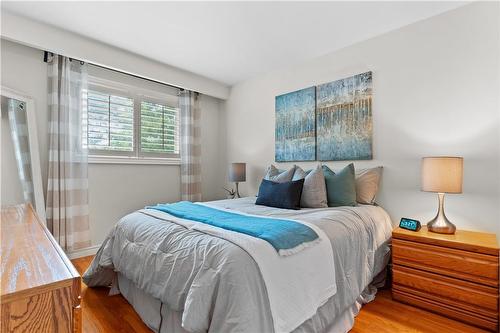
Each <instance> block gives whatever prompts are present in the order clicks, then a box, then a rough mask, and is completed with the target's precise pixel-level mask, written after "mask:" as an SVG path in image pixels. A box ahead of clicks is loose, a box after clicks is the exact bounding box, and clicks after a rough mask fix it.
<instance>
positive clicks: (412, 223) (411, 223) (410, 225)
mask: <svg viewBox="0 0 500 333" xmlns="http://www.w3.org/2000/svg"><path fill="white" fill-rule="evenodd" d="M399 227H400V228H403V229H406V230H411V231H419V230H420V228H421V227H422V226H421V225H420V221H417V220H412V219H408V218H406V217H403V218H402V219H401V221H399Z"/></svg>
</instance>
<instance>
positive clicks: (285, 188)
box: [255, 179, 304, 209]
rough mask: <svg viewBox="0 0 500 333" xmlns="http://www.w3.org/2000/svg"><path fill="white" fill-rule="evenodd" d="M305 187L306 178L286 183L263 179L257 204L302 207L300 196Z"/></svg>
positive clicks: (291, 207) (286, 207) (287, 207)
mask: <svg viewBox="0 0 500 333" xmlns="http://www.w3.org/2000/svg"><path fill="white" fill-rule="evenodd" d="M303 187H304V179H299V180H295V181H289V182H285V183H276V182H273V181H270V180H267V179H262V183H260V187H259V195H258V196H257V200H256V201H255V204H256V205H262V206H269V207H276V208H285V209H300V197H301V196H302V188H303Z"/></svg>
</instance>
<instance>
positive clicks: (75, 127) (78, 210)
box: [47, 55, 90, 252]
mask: <svg viewBox="0 0 500 333" xmlns="http://www.w3.org/2000/svg"><path fill="white" fill-rule="evenodd" d="M48 64H49V66H48V78H49V96H48V101H49V176H48V184H47V226H48V227H49V230H50V231H51V232H52V234H53V235H54V238H55V239H56V240H57V241H58V242H59V244H60V245H61V247H62V248H63V249H64V250H65V251H69V252H71V251H73V250H77V249H81V248H85V247H88V246H90V235H89V219H88V211H89V209H88V178H87V148H86V147H84V146H83V145H82V125H83V122H84V119H86V117H85V112H86V111H85V110H84V105H83V93H84V92H85V91H86V89H87V65H86V64H83V63H81V62H79V61H78V60H72V59H69V58H66V57H63V56H58V55H54V56H52V57H50V59H49V61H48Z"/></svg>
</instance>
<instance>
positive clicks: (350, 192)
mask: <svg viewBox="0 0 500 333" xmlns="http://www.w3.org/2000/svg"><path fill="white" fill-rule="evenodd" d="M323 173H324V175H325V183H326V196H327V199H328V206H329V207H338V206H356V174H355V171H354V164H352V163H351V164H349V165H348V166H346V167H345V168H343V169H342V170H340V171H339V172H337V173H335V172H333V171H332V170H331V169H330V168H329V167H327V166H326V165H323Z"/></svg>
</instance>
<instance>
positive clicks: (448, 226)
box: [422, 156, 464, 234]
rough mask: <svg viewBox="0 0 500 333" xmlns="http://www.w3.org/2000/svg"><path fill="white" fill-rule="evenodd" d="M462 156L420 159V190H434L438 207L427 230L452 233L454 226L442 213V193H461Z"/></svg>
mask: <svg viewBox="0 0 500 333" xmlns="http://www.w3.org/2000/svg"><path fill="white" fill-rule="evenodd" d="M463 163H464V159H463V158H462V157H444V156H439V157H424V158H423V159H422V191H425V192H436V193H437V194H438V198H439V208H438V212H437V215H436V217H434V218H433V219H432V220H430V221H429V223H427V230H429V231H432V232H437V233H440V234H454V233H455V230H456V227H455V225H454V224H453V223H451V222H450V221H449V220H448V218H447V217H446V215H445V214H444V194H445V193H462V178H463Z"/></svg>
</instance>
